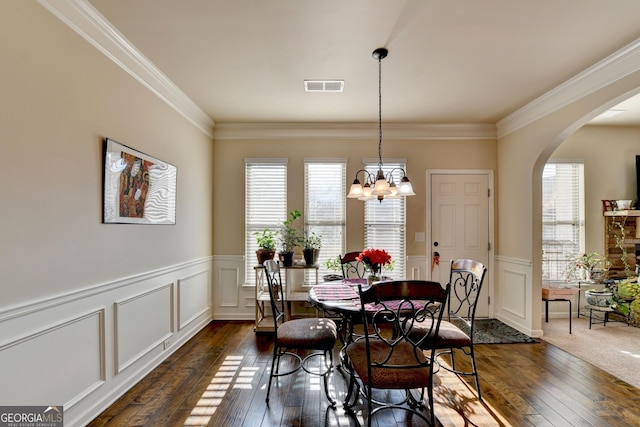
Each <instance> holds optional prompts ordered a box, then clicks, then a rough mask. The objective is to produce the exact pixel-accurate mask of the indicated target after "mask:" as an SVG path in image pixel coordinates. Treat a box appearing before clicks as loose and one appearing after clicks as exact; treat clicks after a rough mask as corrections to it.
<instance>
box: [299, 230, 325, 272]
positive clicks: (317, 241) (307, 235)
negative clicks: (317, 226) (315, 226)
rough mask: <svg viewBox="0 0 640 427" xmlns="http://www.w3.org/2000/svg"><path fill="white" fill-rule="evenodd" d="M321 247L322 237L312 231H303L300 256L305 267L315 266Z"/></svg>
mask: <svg viewBox="0 0 640 427" xmlns="http://www.w3.org/2000/svg"><path fill="white" fill-rule="evenodd" d="M321 247H322V236H320V235H318V234H316V233H315V232H313V231H309V230H307V231H305V232H304V236H303V238H302V254H303V255H304V261H305V263H306V264H307V265H316V264H317V263H318V257H319V256H320V248H321Z"/></svg>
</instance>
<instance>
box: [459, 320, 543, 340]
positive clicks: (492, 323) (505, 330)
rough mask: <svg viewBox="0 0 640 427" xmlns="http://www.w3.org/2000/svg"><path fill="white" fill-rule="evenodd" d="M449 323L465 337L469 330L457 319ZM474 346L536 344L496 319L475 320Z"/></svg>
mask: <svg viewBox="0 0 640 427" xmlns="http://www.w3.org/2000/svg"><path fill="white" fill-rule="evenodd" d="M451 323H453V324H454V325H456V326H457V327H459V328H460V329H462V330H463V331H464V332H465V333H466V334H467V335H468V334H469V328H468V327H467V325H466V324H465V323H464V322H462V321H461V320H459V319H451ZM473 335H474V341H473V343H474V344H519V343H537V342H540V341H539V340H537V339H535V338H531V337H530V336H528V335H526V334H523V333H522V332H520V331H518V330H516V329H514V328H512V327H511V326H509V325H505V324H504V323H502V322H501V321H499V320H498V319H476V323H475V326H474V328H473Z"/></svg>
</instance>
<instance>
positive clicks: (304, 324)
mask: <svg viewBox="0 0 640 427" xmlns="http://www.w3.org/2000/svg"><path fill="white" fill-rule="evenodd" d="M263 266H264V269H265V275H266V277H267V287H268V288H269V297H270V302H271V311H272V314H273V320H274V333H275V340H274V344H273V359H272V361H271V373H270V374H269V385H268V386H267V397H266V399H265V400H266V402H267V403H268V402H269V395H270V393H271V383H272V381H273V378H275V377H282V376H285V375H290V374H293V373H294V372H297V371H298V370H300V369H301V368H302V369H303V370H304V371H305V372H307V373H309V374H313V375H320V376H321V377H323V380H324V391H325V394H326V395H327V399H328V400H329V403H330V404H331V406H332V407H335V405H336V402H335V400H334V399H332V398H331V395H330V394H329V375H330V374H331V372H332V371H333V348H334V346H335V344H336V340H337V338H338V330H337V327H336V324H335V322H334V321H333V320H331V319H328V318H315V317H314V318H305V319H287V318H286V310H285V304H286V301H285V299H284V290H283V286H282V277H281V275H280V266H279V265H278V262H277V261H274V260H268V261H265V262H264V264H263ZM309 350H311V351H312V352H311V353H309V354H307V355H306V356H305V357H304V358H303V357H302V356H300V354H298V353H297V352H298V351H302V352H306V351H309ZM294 351H296V353H294ZM285 356H287V357H290V358H293V359H294V367H293V368H291V369H289V370H287V371H286V372H280V364H281V359H282V358H283V357H285ZM317 356H322V357H323V360H322V362H323V363H322V364H323V365H324V369H321V370H320V371H319V372H314V371H312V370H311V368H310V367H309V366H307V364H308V362H309V360H310V359H311V358H313V357H317ZM327 361H328V363H327Z"/></svg>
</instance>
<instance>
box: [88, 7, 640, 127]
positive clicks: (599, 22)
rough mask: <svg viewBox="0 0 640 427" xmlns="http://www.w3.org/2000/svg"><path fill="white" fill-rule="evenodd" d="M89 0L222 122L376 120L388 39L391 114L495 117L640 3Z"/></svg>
mask: <svg viewBox="0 0 640 427" xmlns="http://www.w3.org/2000/svg"><path fill="white" fill-rule="evenodd" d="M90 3H91V4H92V5H93V6H94V7H95V8H96V9H97V10H98V11H99V12H100V13H101V14H102V15H103V16H104V17H105V18H106V19H107V20H108V21H109V22H110V23H111V24H112V25H113V26H114V27H115V28H117V30H118V31H119V32H121V33H122V34H123V35H124V37H125V38H126V39H128V40H129V41H130V42H131V43H132V44H133V45H134V46H135V47H136V48H137V49H138V50H139V51H140V52H142V53H143V54H144V55H145V56H146V57H147V58H148V59H149V60H150V61H151V62H152V63H153V64H155V66H156V67H157V68H158V69H159V70H161V71H162V73H164V74H165V75H166V76H167V77H168V78H169V79H170V80H171V81H172V82H173V83H175V85H177V86H178V87H179V88H180V89H181V90H182V91H183V92H184V93H185V94H186V95H187V96H188V97H189V98H191V99H192V100H193V101H194V102H195V103H196V104H197V105H198V106H199V107H200V108H201V109H202V110H203V111H204V112H205V113H206V114H207V115H208V116H209V117H210V118H211V119H212V120H214V121H215V122H217V123H233V122H247V123H248V122H308V123H313V122H318V123H320V122H337V123H353V122H356V123H357V122H375V121H377V118H378V99H377V96H378V94H377V90H378V66H377V61H376V60H374V59H373V58H372V57H371V53H372V51H373V50H374V49H375V48H377V47H381V46H384V47H387V48H388V49H389V56H388V57H387V58H386V59H384V60H383V61H382V92H383V94H382V110H383V111H382V117H383V121H384V122H398V123H409V122H412V123H425V124H459V123H490V124H495V123H497V122H498V121H500V120H501V119H504V118H505V117H507V116H508V115H509V114H511V113H513V112H514V111H516V110H518V109H520V108H522V107H523V106H525V105H527V104H528V103H530V102H532V101H533V100H535V99H536V98H538V97H540V96H541V95H543V94H545V93H547V92H549V91H550V90H552V89H554V88H555V87H557V86H559V85H561V84H562V83H563V82H565V81H567V80H569V79H570V78H572V77H574V76H575V75H577V74H578V73H580V72H582V71H583V70H585V69H587V68H588V67H590V66H592V65H594V64H596V63H597V62H598V61H600V60H602V59H604V58H606V57H607V56H609V55H610V54H612V53H614V52H616V51H617V50H619V49H621V48H623V47H624V46H626V45H628V44H629V43H631V42H633V41H635V40H637V39H639V38H640V24H639V22H640V21H639V20H638V17H640V1H638V0H609V1H602V0H536V1H514V0H483V1H478V0H455V1H445V0H429V1H428V0H407V1H399V0H393V1H392V0H349V1H345V0H325V1H317V0H269V1H266V0H233V1H229V0H179V1H178V0H90ZM305 79H344V80H345V87H344V92H342V93H306V92H305V91H304V85H303V81H304V80H305ZM627 108H628V109H629V112H627V113H625V114H621V115H618V116H616V117H614V118H613V119H611V120H610V121H608V122H602V121H601V122H599V124H623V125H630V124H639V123H640V108H639V107H638V103H637V102H636V103H634V106H633V107H632V106H627Z"/></svg>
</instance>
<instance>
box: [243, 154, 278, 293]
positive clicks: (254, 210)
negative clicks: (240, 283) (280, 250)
mask: <svg viewBox="0 0 640 427" xmlns="http://www.w3.org/2000/svg"><path fill="white" fill-rule="evenodd" d="M286 218H287V159H245V281H246V283H247V284H253V285H255V271H254V268H253V267H254V266H255V265H256V264H257V263H258V260H257V258H256V251H257V250H258V244H257V242H256V236H254V235H253V233H254V232H256V231H257V232H261V231H262V230H264V229H265V228H269V229H271V230H274V231H277V230H279V229H280V227H281V226H282V222H283V221H284V220H286Z"/></svg>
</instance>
